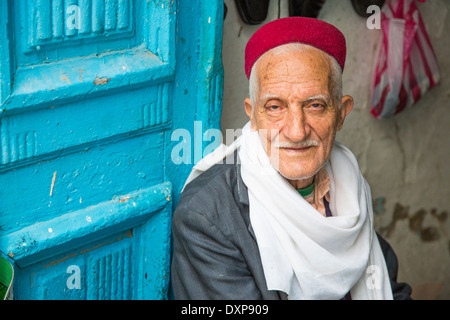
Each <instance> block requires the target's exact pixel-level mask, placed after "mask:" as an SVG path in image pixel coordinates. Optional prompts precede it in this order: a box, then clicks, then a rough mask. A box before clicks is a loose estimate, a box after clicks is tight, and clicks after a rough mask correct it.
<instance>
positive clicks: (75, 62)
mask: <svg viewBox="0 0 450 320" xmlns="http://www.w3.org/2000/svg"><path fill="white" fill-rule="evenodd" d="M222 15H223V2H222V1H211V0H199V1H190V0H189V1H188V0H179V1H175V0H151V1H150V0H2V1H0V77H1V84H0V103H1V104H0V204H1V205H0V251H1V253H2V255H4V256H7V257H8V259H10V260H11V261H12V262H13V264H14V268H15V278H14V287H13V296H14V298H15V299H165V298H167V292H168V285H169V278H170V274H169V270H170V268H169V264H170V245H171V244H170V219H171V213H172V211H173V208H174V206H175V204H176V202H177V199H178V197H179V194H180V190H181V188H182V186H183V182H184V180H185V179H186V177H187V175H188V173H189V171H190V168H191V166H192V164H193V161H184V162H182V163H181V164H180V163H178V162H176V161H175V162H174V161H173V156H172V152H171V151H172V149H173V147H174V146H176V145H177V144H178V143H179V141H176V140H174V139H173V137H172V132H173V131H174V130H175V129H179V128H184V129H185V130H187V132H189V133H191V134H192V135H194V125H195V124H198V123H200V124H201V132H200V134H202V133H203V132H205V131H206V130H208V129H211V128H218V127H219V119H220V110H221V95H222V69H221V57H220V54H221V36H222V33H221V32H222V31H221V28H222V21H223V20H222V19H223V16H222ZM193 141H194V139H193ZM192 149H194V146H192Z"/></svg>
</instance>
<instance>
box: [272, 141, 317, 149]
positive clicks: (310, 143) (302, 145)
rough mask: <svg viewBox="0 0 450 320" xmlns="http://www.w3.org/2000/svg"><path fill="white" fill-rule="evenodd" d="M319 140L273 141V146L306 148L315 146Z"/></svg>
mask: <svg viewBox="0 0 450 320" xmlns="http://www.w3.org/2000/svg"><path fill="white" fill-rule="evenodd" d="M318 145H319V142H318V141H316V140H305V141H300V142H279V143H275V145H274V146H273V147H274V148H306V147H317V146H318Z"/></svg>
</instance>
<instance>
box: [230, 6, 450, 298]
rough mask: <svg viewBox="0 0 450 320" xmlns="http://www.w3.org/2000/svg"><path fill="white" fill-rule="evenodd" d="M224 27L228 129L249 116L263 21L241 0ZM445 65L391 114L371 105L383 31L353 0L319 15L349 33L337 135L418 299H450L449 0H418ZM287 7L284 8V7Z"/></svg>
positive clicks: (275, 11) (273, 12) (272, 10)
mask: <svg viewBox="0 0 450 320" xmlns="http://www.w3.org/2000/svg"><path fill="white" fill-rule="evenodd" d="M225 4H226V6H227V9H228V12H227V16H226V19H225V22H224V30H223V65H224V71H225V79H224V97H223V111H222V119H221V126H222V130H223V131H224V136H225V130H226V129H236V128H241V127H242V126H243V125H244V124H245V123H246V122H247V121H248V118H247V116H246V114H245V112H244V105H243V101H244V99H245V98H246V97H247V96H248V81H247V78H246V77H245V73H244V48H245V44H246V43H247V41H248V39H249V38H250V37H251V35H252V34H253V33H254V32H255V31H256V30H257V29H258V28H259V27H260V26H261V25H257V26H249V25H245V24H244V23H243V22H242V21H241V20H240V18H239V16H238V13H237V11H236V8H235V5H234V1H232V0H225ZM418 6H419V10H420V11H421V14H422V17H423V20H424V22H425V25H426V28H427V30H428V33H429V36H430V40H431V43H432V45H433V48H434V50H435V52H436V55H437V58H438V62H439V65H440V68H441V78H442V80H441V84H440V86H439V87H436V88H434V89H433V90H432V91H431V92H429V93H428V94H427V95H425V96H424V97H423V98H422V99H421V100H420V101H419V103H418V104H416V105H415V106H413V108H411V109H408V110H405V111H404V112H403V113H401V114H399V115H397V116H395V117H394V118H392V119H389V120H377V119H375V118H374V117H373V116H372V115H371V114H370V112H369V110H370V105H369V99H370V79H371V74H372V66H373V63H374V59H375V52H376V46H377V43H378V41H379V40H380V36H381V31H380V30H369V29H368V28H367V27H366V20H365V19H364V18H362V17H359V16H358V15H357V14H356V12H355V11H354V10H353V7H352V5H351V2H350V0H345V1H342V0H339V1H337V0H328V1H327V2H326V4H325V6H324V7H323V9H322V11H321V12H320V15H319V17H318V18H319V19H322V20H324V21H327V22H330V23H332V24H334V25H336V26H337V27H338V28H339V29H340V30H341V31H342V32H343V33H344V34H345V36H346V38H347V43H348V47H347V50H348V55H347V64H346V69H345V72H344V75H343V81H344V94H350V95H352V96H353V97H354V99H355V107H354V109H353V111H352V112H351V113H350V115H349V116H348V117H347V119H346V122H345V124H344V129H343V130H342V131H340V132H339V133H338V136H337V140H338V141H340V142H342V143H344V144H345V145H347V146H348V147H349V148H350V149H351V150H352V151H353V152H354V154H355V156H356V157H357V158H358V161H359V164H360V167H361V171H362V173H363V174H364V176H365V177H366V179H367V180H368V182H369V184H370V186H371V189H372V196H373V199H374V209H375V210H374V211H375V228H376V230H377V231H378V232H379V233H380V234H382V235H383V236H384V237H385V238H386V239H387V240H388V241H389V243H390V244H391V245H392V247H393V248H394V250H395V251H396V253H397V257H398V259H399V265H400V267H399V276H398V280H399V281H404V282H407V283H409V284H410V285H412V286H413V287H414V292H413V295H414V297H415V298H438V299H449V298H450V272H449V270H450V219H449V217H448V210H449V209H450V204H449V202H450V201H449V198H450V166H449V165H448V164H447V161H448V160H449V159H450V144H449V142H448V140H447V139H448V136H449V135H450V126H449V124H450V112H449V109H448V108H449V107H450V102H449V98H450V78H449V76H450V59H448V57H449V56H450V46H448V42H449V32H450V19H449V18H448V16H450V14H449V10H450V2H448V1H444V0H429V1H428V2H427V3H424V4H422V3H418ZM279 8H280V10H279ZM287 15H288V12H287V0H280V7H278V1H276V0H272V1H271V2H270V7H269V14H268V17H267V19H266V21H265V22H268V21H271V20H274V19H276V18H277V17H278V16H280V17H286V16H287Z"/></svg>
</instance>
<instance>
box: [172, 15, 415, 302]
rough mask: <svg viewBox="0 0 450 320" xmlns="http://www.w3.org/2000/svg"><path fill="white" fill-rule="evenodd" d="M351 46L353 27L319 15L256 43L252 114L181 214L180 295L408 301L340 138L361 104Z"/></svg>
mask: <svg viewBox="0 0 450 320" xmlns="http://www.w3.org/2000/svg"><path fill="white" fill-rule="evenodd" d="M345 51H346V49H345V38H344V36H343V35H342V33H341V32H340V31H339V30H337V29H336V28H335V27H334V26H332V25H330V24H328V23H325V22H323V21H320V20H316V19H312V18H301V17H292V18H284V19H279V20H275V21H273V22H270V23H268V24H266V25H264V26H263V27H262V28H260V29H259V30H258V31H257V32H256V33H255V34H254V35H253V36H252V38H251V39H250V40H249V42H248V44H247V47H246V52H245V69H246V74H247V77H248V78H249V82H250V98H247V99H246V100H245V102H244V104H245V111H246V113H247V115H248V116H249V118H250V121H249V123H248V124H247V125H246V126H245V127H244V128H243V131H242V132H243V133H242V135H241V136H240V137H239V138H238V139H237V140H236V141H235V142H234V143H233V144H232V145H230V146H228V147H227V146H224V145H222V146H221V147H220V148H218V149H217V150H215V151H214V152H213V153H211V154H210V155H208V156H207V157H205V158H204V159H203V160H202V161H200V162H199V163H198V164H197V165H196V166H195V167H194V169H193V171H192V173H191V175H190V176H189V178H188V181H187V183H186V186H185V189H184V191H183V193H182V196H181V199H180V201H179V204H178V207H177V210H176V211H175V213H174V217H173V222H172V228H173V239H174V253H173V261H172V286H173V291H174V295H175V298H176V299H392V298H395V299H408V298H409V296H410V292H411V290H410V287H409V286H408V285H406V284H400V283H397V282H396V276H397V260H396V257H395V254H394V252H393V251H392V249H391V247H390V246H389V245H388V244H387V242H386V241H385V240H384V239H382V238H381V237H379V236H378V235H377V234H376V233H375V231H374V229H373V212H372V204H371V201H372V200H371V195H370V189H369V186H368V184H367V182H366V180H365V179H364V178H363V177H362V175H361V173H360V171H359V167H358V163H357V160H356V158H355V157H354V156H353V154H352V153H351V152H350V150H349V149H347V148H346V147H345V146H343V145H341V144H339V143H337V142H336V143H335V135H336V132H337V130H340V129H341V128H342V126H343V123H344V119H345V117H346V116H347V114H348V113H349V112H350V111H351V109H352V107H353V99H352V97H350V96H342V92H341V91H342V85H341V76H342V70H343V69H344V64H345ZM224 159H225V160H224Z"/></svg>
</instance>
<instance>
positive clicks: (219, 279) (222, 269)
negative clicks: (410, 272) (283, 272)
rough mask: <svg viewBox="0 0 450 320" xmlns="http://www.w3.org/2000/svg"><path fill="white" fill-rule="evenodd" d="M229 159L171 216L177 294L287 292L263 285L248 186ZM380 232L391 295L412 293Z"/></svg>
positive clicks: (255, 296)
mask: <svg viewBox="0 0 450 320" xmlns="http://www.w3.org/2000/svg"><path fill="white" fill-rule="evenodd" d="M234 160H236V153H235V154H234ZM232 163H234V164H219V165H215V166H213V167H212V168H210V169H209V170H207V171H206V172H204V173H203V174H202V175H200V176H199V177H197V178H196V179H195V180H193V181H192V182H191V183H189V184H188V185H187V186H186V188H185V190H184V192H183V193H182V195H181V198H180V201H179V203H178V206H177V209H176V210H175V212H174V216H173V220H172V231H173V241H174V252H173V259H172V288H173V293H174V296H175V299H223V300H233V299H239V300H247V299H250V300H262V299H264V300H266V299H286V294H285V293H283V292H278V291H269V290H268V289H267V285H266V281H265V277H264V272H263V267H262V263H261V258H260V255H259V250H258V245H257V243H256V238H255V235H254V233H253V230H252V228H251V225H250V218H249V207H248V203H249V201H248V192H247V187H246V186H245V184H244V182H243V181H242V178H241V174H240V165H239V164H237V162H236V161H234V162H232ZM267 187H268V188H270V186H267ZM378 238H379V241H380V245H381V248H382V250H383V254H384V256H385V259H386V263H387V267H388V272H389V276H390V278H391V285H392V290H393V294H394V299H410V294H411V288H410V287H409V286H408V285H407V284H404V283H397V282H396V279H397V270H398V263H397V258H396V256H395V253H394V251H393V250H392V248H391V247H390V246H389V244H388V243H387V242H386V241H385V240H384V239H383V238H381V237H380V236H378Z"/></svg>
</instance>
